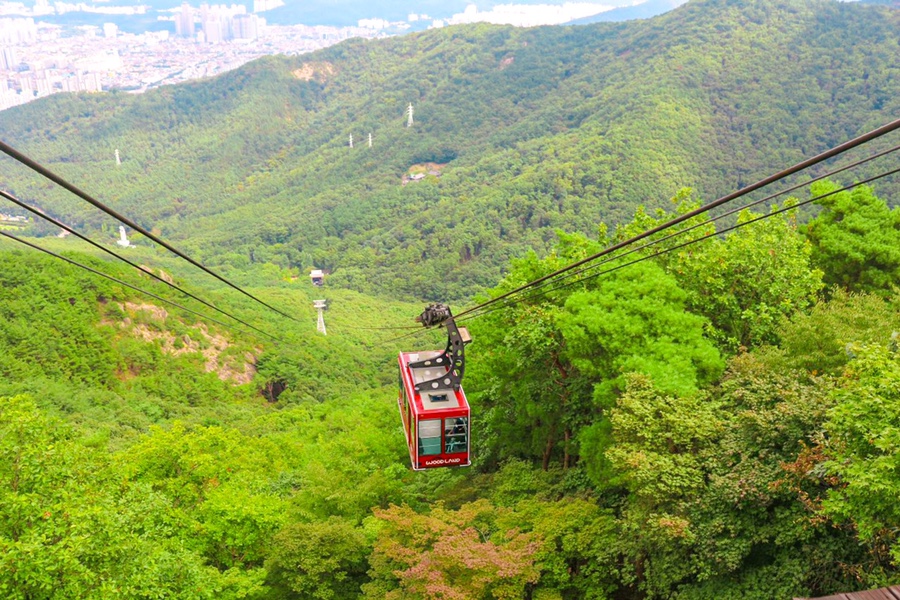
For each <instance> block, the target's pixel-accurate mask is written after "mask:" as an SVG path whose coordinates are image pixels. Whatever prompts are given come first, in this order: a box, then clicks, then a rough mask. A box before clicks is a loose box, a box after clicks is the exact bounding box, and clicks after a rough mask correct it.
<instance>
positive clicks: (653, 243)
mask: <svg viewBox="0 0 900 600" xmlns="http://www.w3.org/2000/svg"><path fill="white" fill-rule="evenodd" d="M897 150H900V145H897V146H894V147H892V148H889V149H887V150H884V151H882V152H878V153H876V154H873V155H872V156H868V157H866V158H863V159H860V160H858V161H856V162H854V163H851V164H849V165H846V166H844V167H841V168H839V169H835V170H833V171H830V172H828V173H825V174H823V175H820V176H818V177H814V178H813V179H810V180H809V181H806V182H804V183H798V184H797V185H794V186H791V187H789V188H787V189H784V190H782V191H780V192H776V193H774V194H770V195H768V196H766V197H765V198H760V199H759V200H755V201H753V202H750V203H748V204H745V205H743V206H739V207H737V208H734V209H731V210H729V211H727V212H724V213H722V214H720V215H716V216H715V217H713V218H711V219H709V220H706V221H702V222H700V223H695V224H693V225H690V226H688V227H685V228H684V229H679V230H678V231H676V232H675V233H672V234H669V235H667V236H665V237H662V238H659V239H655V240H652V241H649V242H647V243H645V244H641V245H640V246H635V247H632V248H629V249H627V250H626V251H625V252H622V253H621V254H616V255H614V256H607V257H606V258H604V259H603V260H601V261H600V262H597V263H593V264H590V265H588V266H586V267H583V268H581V269H578V270H576V271H574V272H571V273H566V274H565V275H563V276H561V277H558V278H556V279H550V280H547V281H544V282H542V283H541V284H539V285H537V286H534V287H531V288H528V290H526V291H525V292H523V293H522V294H523V295H524V297H528V296H530V295H531V294H532V293H533V292H536V291H538V290H541V289H543V288H545V287H548V286H552V287H551V289H550V290H548V293H549V292H550V291H553V290H555V289H558V288H557V287H556V286H558V284H559V283H560V282H562V281H565V280H567V279H569V278H572V277H577V276H578V275H582V274H584V273H586V272H588V271H592V270H594V269H597V268H600V267H601V266H603V265H605V264H609V263H610V262H614V261H617V260H620V259H622V258H624V257H626V256H629V255H631V254H634V253H635V252H640V251H641V250H646V249H647V248H650V247H652V246H656V245H658V244H662V243H663V242H667V241H669V240H671V239H673V238H676V237H679V236H682V235H684V234H686V233H688V232H690V231H693V230H695V229H698V228H700V227H704V226H706V225H709V224H710V223H714V222H716V221H720V220H722V219H724V218H726V217H729V216H731V215H734V214H736V213H740V212H742V211H745V210H747V209H749V208H753V207H754V206H758V205H760V204H763V203H765V202H768V201H770V200H773V199H775V198H777V197H779V196H783V195H785V194H788V193H790V192H794V191H797V190H798V189H800V188H803V187H806V186H808V185H811V184H813V183H815V182H817V181H821V180H822V179H825V178H827V177H831V176H833V175H837V174H838V173H842V172H844V171H847V170H848V169H852V168H855V167H858V166H860V165H862V164H865V163H867V162H870V161H872V160H875V159H877V158H881V157H883V156H886V155H888V154H891V153H893V152H896V151H897ZM726 231H727V230H726ZM721 233H723V231H719V232H717V234H721ZM515 300H516V297H512V298H507V299H506V300H505V301H504V302H503V305H504V306H506V305H511V304H514V303H515Z"/></svg>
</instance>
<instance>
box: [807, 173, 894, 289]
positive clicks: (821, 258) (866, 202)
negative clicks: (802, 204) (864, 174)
mask: <svg viewBox="0 0 900 600" xmlns="http://www.w3.org/2000/svg"><path fill="white" fill-rule="evenodd" d="M838 189H840V186H839V185H837V184H836V183H832V182H829V181H820V182H818V183H814V184H813V185H812V188H811V194H812V195H813V196H821V195H823V194H827V193H829V192H834V191H835V190H838ZM816 204H819V205H820V206H821V207H822V211H821V212H820V213H819V215H818V216H817V217H816V218H815V219H813V220H812V221H810V222H809V223H808V224H807V225H806V227H805V228H804V232H805V233H806V236H807V237H808V238H809V240H810V241H811V242H812V245H813V254H812V259H813V261H814V263H815V264H816V265H817V266H818V267H819V268H820V269H822V271H824V273H825V277H824V280H825V282H826V283H828V284H831V285H839V286H841V287H843V288H845V289H847V290H849V291H851V292H875V293H879V294H882V295H887V294H888V293H889V292H890V290H891V287H892V286H896V285H897V283H898V281H900V207H897V208H894V209H893V210H891V209H890V208H888V206H887V204H886V203H885V202H884V200H882V199H880V198H878V197H877V196H876V195H875V191H874V189H872V188H871V187H870V186H867V185H861V186H857V187H855V188H853V189H852V190H848V191H844V192H840V193H837V194H832V195H831V196H828V197H827V198H823V199H821V200H818V201H817V202H816Z"/></svg>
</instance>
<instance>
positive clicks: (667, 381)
mask: <svg viewBox="0 0 900 600" xmlns="http://www.w3.org/2000/svg"><path fill="white" fill-rule="evenodd" d="M686 299H687V295H686V294H685V292H683V291H682V290H681V289H680V288H679V287H678V284H677V283H676V281H675V279H674V278H672V277H671V276H669V275H667V274H666V273H665V272H664V271H663V270H662V269H661V268H660V267H658V266H656V265H654V264H653V263H651V262H645V263H640V264H637V265H634V266H632V267H629V268H627V269H623V270H620V271H616V272H615V273H612V274H610V276H608V277H605V278H604V279H602V280H601V282H600V283H599V284H598V286H597V289H596V290H590V291H583V292H576V293H573V294H572V295H571V296H570V297H569V299H568V300H567V301H566V306H565V307H566V314H565V316H563V317H562V318H561V319H560V329H561V331H562V334H563V337H564V338H565V340H566V344H567V352H568V355H569V357H570V358H571V360H572V364H573V365H575V367H577V368H578V369H579V370H580V371H581V372H583V373H585V374H587V375H590V376H593V377H595V378H597V379H599V380H600V383H599V384H598V385H597V386H596V388H595V393H594V397H595V399H596V401H597V402H598V403H599V405H600V406H606V407H608V406H611V405H612V404H613V402H614V401H615V397H616V395H617V394H618V393H619V392H621V391H622V389H623V388H624V385H623V384H624V374H626V373H632V372H637V373H643V374H645V375H648V376H649V377H650V378H651V379H652V380H653V381H654V383H655V385H656V386H657V387H658V388H659V389H660V390H663V391H664V392H668V393H676V394H687V393H690V392H692V391H694V390H696V389H698V387H699V386H701V385H706V384H709V383H711V382H712V381H714V380H715V379H716V378H717V377H718V376H719V375H720V374H721V372H722V369H723V368H724V364H723V362H722V359H721V357H720V356H719V352H718V351H717V350H716V349H715V347H714V346H713V345H712V344H711V343H710V342H709V341H707V340H706V339H705V338H704V336H703V330H704V319H703V318H701V317H698V316H696V315H693V314H691V313H689V312H687V311H686V310H685V303H686Z"/></svg>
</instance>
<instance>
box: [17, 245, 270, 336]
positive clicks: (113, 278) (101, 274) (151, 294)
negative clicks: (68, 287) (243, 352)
mask: <svg viewBox="0 0 900 600" xmlns="http://www.w3.org/2000/svg"><path fill="white" fill-rule="evenodd" d="M0 236H3V237H5V238H9V239H11V240H13V241H16V242H19V243H20V244H25V245H26V246H28V247H30V248H33V249H35V250H38V251H40V252H43V253H45V254H49V255H50V256H53V257H55V258H58V259H60V260H63V261H65V262H67V263H69V264H70V265H74V266H76V267H78V268H79V269H84V270H85V271H89V272H91V273H93V274H95V275H99V276H100V277H103V278H105V279H109V280H110V281H113V282H115V283H118V284H119V285H123V286H125V287H127V288H130V289H132V290H135V291H136V292H140V293H141V294H144V295H147V296H150V297H151V298H155V299H157V300H159V301H160V302H165V303H166V304H170V305H172V306H175V307H177V308H180V309H181V310H183V311H186V312H189V313H191V314H193V315H196V316H198V317H201V318H203V319H206V320H207V321H211V322H213V323H216V324H217V325H221V326H222V327H226V328H230V327H231V325H229V324H228V323H223V322H222V321H219V320H218V319H214V318H213V317H210V316H208V315H204V314H203V313H200V312H197V311H196V310H193V309H191V308H188V307H187V306H183V305H181V304H179V303H177V302H174V301H172V300H168V299H167V298H163V297H162V296H158V295H156V294H154V293H153V292H148V291H147V290H145V289H142V288H139V287H138V286H136V285H132V284H130V283H128V282H127V281H122V280H121V279H117V278H115V277H113V276H112V275H107V274H106V273H104V272H103V271H98V270H97V269H94V268H93V267H89V266H87V265H84V264H82V263H80V262H78V261H75V260H72V259H71V258H67V257H65V256H63V255H61V254H57V253H56V252H53V251H52V250H47V249H46V248H42V247H40V246H38V245H37V244H33V243H31V242H29V241H28V240H23V239H22V238H19V237H16V236H14V235H12V234H10V233H7V232H5V231H2V230H0ZM261 333H263V334H264V335H266V336H268V337H270V338H272V339H274V340H278V338H276V337H274V336H272V335H270V334H268V333H265V332H261Z"/></svg>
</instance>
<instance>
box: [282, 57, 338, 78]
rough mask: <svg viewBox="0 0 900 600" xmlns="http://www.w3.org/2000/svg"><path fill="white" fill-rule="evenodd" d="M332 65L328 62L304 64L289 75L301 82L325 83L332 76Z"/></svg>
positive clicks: (333, 70)
mask: <svg viewBox="0 0 900 600" xmlns="http://www.w3.org/2000/svg"><path fill="white" fill-rule="evenodd" d="M334 72H335V69H334V65H333V64H331V63H330V62H311V63H306V64H305V65H303V66H302V67H300V68H299V69H294V70H293V71H291V75H293V76H294V77H296V78H297V79H300V80H302V81H312V80H315V81H318V82H319V83H325V82H326V81H328V79H329V78H330V77H331V76H332V75H334Z"/></svg>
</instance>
